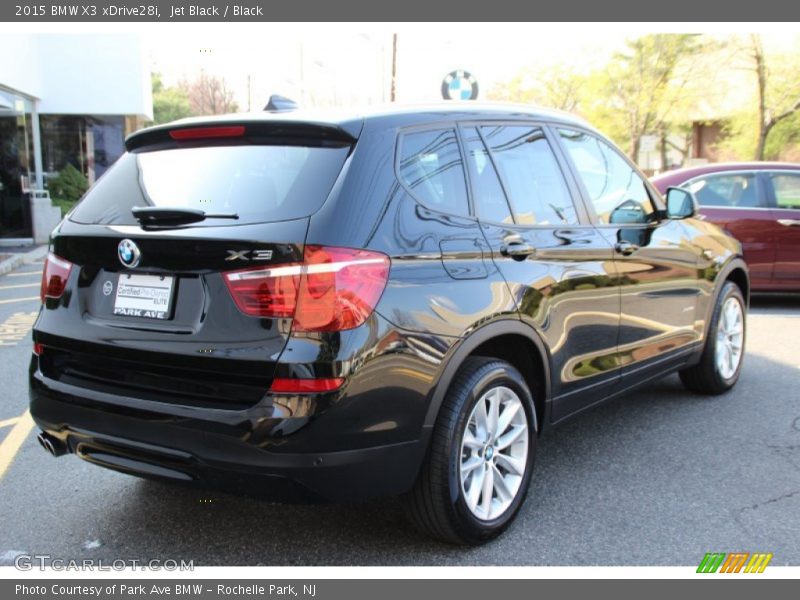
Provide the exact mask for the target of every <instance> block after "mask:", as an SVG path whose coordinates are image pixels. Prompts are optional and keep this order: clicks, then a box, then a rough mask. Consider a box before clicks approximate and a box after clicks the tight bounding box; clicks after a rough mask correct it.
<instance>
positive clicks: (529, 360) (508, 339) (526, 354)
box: [424, 319, 550, 432]
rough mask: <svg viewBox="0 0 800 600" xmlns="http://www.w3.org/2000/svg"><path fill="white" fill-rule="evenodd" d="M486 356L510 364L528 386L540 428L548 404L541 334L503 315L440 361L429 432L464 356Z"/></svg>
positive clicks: (546, 356)
mask: <svg viewBox="0 0 800 600" xmlns="http://www.w3.org/2000/svg"><path fill="white" fill-rule="evenodd" d="M472 356H487V357H490V358H498V359H501V360H505V361H507V362H509V363H510V364H512V365H513V366H514V367H515V368H517V370H519V371H520V373H521V374H522V376H523V377H524V378H525V381H526V383H527V384H528V387H529V388H530V389H531V393H532V394H533V399H534V408H535V409H536V421H537V429H538V431H539V432H541V431H542V428H543V426H544V424H545V423H546V420H547V418H548V415H549V407H550V368H549V364H550V360H549V354H548V352H547V349H546V347H545V344H544V342H543V341H542V338H541V337H540V336H539V334H538V333H537V332H536V330H535V329H533V328H532V327H530V326H529V325H526V324H525V323H523V322H522V321H519V320H512V319H503V320H499V321H493V322H491V323H489V324H487V325H484V326H482V327H481V328H479V329H477V330H475V331H474V332H473V333H471V334H470V335H469V336H468V337H466V338H464V339H463V340H461V341H460V342H459V343H458V346H457V348H456V349H455V351H454V352H453V354H452V355H451V356H450V358H449V359H447V361H446V363H445V364H444V366H443V368H442V370H441V374H440V376H439V381H438V383H437V385H436V388H435V389H434V391H433V392H432V394H431V401H430V404H429V406H428V412H427V414H426V416H425V422H424V427H425V429H427V430H428V432H430V431H431V430H432V429H433V426H434V425H435V423H436V418H437V417H438V415H439V409H440V408H441V406H442V403H443V402H444V397H445V395H446V394H447V390H448V389H449V387H450V384H451V383H452V381H453V378H454V377H455V375H456V373H457V372H458V370H459V368H460V367H461V365H462V364H464V361H465V360H467V358H469V357H472Z"/></svg>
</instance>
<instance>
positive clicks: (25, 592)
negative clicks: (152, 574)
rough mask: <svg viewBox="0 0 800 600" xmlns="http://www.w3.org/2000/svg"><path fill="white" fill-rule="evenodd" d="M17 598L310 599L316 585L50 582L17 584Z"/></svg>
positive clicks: (314, 594)
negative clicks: (207, 596)
mask: <svg viewBox="0 0 800 600" xmlns="http://www.w3.org/2000/svg"><path fill="white" fill-rule="evenodd" d="M14 591H15V595H17V596H37V597H40V596H46V595H47V594H48V593H50V594H51V595H53V596H96V597H100V596H116V595H120V596H192V595H195V596H198V595H201V594H203V593H204V592H205V593H213V592H216V593H217V594H218V595H219V596H280V597H285V596H289V597H300V596H302V597H304V598H313V597H315V596H316V595H317V586H316V584H310V585H303V586H302V587H300V586H298V585H276V584H269V585H267V584H250V585H243V584H233V585H226V584H221V583H220V584H215V585H213V586H211V585H203V584H196V583H193V584H188V583H167V584H153V585H150V584H143V583H138V584H125V583H119V584H117V583H112V584H108V585H66V584H58V583H54V584H52V585H25V584H22V583H19V584H17V585H16V586H15V588H14Z"/></svg>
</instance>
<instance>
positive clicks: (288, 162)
mask: <svg viewBox="0 0 800 600" xmlns="http://www.w3.org/2000/svg"><path fill="white" fill-rule="evenodd" d="M347 153H348V148H347V147H339V148H320V147H307V146H210V147H202V148H181V149H169V150H156V151H150V152H139V153H135V154H125V155H123V156H122V157H121V158H120V159H119V161H117V163H116V164H115V165H114V166H113V167H111V168H110V169H109V170H108V172H107V173H106V174H105V175H104V176H103V177H101V178H100V179H99V180H98V182H97V184H96V185H95V186H94V187H92V188H91V189H90V190H89V192H88V194H87V195H86V196H85V198H84V199H83V200H82V201H81V202H80V204H78V206H77V207H76V209H75V211H74V212H73V213H72V216H71V219H72V220H73V221H77V222H79V223H99V224H111V225H115V224H122V225H132V224H137V221H136V219H134V218H133V215H132V214H131V208H133V207H134V206H164V207H181V208H194V209H201V210H204V211H206V212H214V213H236V214H238V215H239V219H238V220H236V221H230V220H228V221H222V220H214V219H209V220H207V221H203V222H202V223H200V224H198V225H199V226H202V225H206V226H208V225H226V224H227V225H230V224H241V223H259V222H264V221H284V220H287V219H296V218H299V217H306V216H308V215H310V214H312V213H313V212H315V211H316V210H318V209H319V207H320V206H322V203H323V202H324V201H325V199H326V198H327V196H328V193H329V192H330V190H331V187H332V186H333V183H334V181H335V179H336V176H337V175H338V174H339V172H340V171H341V169H342V166H343V164H344V161H345V158H346V157H347Z"/></svg>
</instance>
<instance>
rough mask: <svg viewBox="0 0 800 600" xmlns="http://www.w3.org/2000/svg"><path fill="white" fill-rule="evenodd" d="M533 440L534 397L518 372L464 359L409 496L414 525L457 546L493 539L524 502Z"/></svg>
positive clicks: (493, 362) (477, 359) (504, 365)
mask: <svg viewBox="0 0 800 600" xmlns="http://www.w3.org/2000/svg"><path fill="white" fill-rule="evenodd" d="M506 411H508V412H506ZM536 439H537V423H536V412H535V409H534V403H533V397H532V396H531V392H530V390H529V389H528V386H527V384H526V383H525V379H524V378H523V377H522V375H521V374H520V373H519V371H517V370H516V369H515V368H514V367H513V366H511V365H510V364H509V363H507V362H505V361H501V360H495V359H491V358H481V357H474V358H469V359H467V360H466V361H465V362H464V364H463V365H462V367H461V369H460V370H459V372H458V373H457V374H456V376H455V378H454V379H453V382H452V383H451V384H450V388H449V389H448V391H447V396H446V397H445V400H444V402H443V404H442V407H441V409H440V411H439V416H438V418H437V421H436V425H435V427H434V430H433V433H432V436H431V442H430V448H429V449H428V454H427V456H426V459H425V463H424V464H423V467H422V471H421V472H420V475H419V478H418V480H417V482H416V484H415V486H414V488H413V490H412V491H411V492H409V494H408V495H407V496H406V497H405V508H406V514H407V515H408V517H409V519H410V520H411V522H412V523H413V524H414V525H415V526H416V528H417V529H419V530H420V531H421V532H423V533H424V534H426V535H428V536H431V537H433V538H436V539H439V540H442V541H445V542H449V543H453V544H468V545H478V544H483V543H485V542H488V541H489V540H492V539H494V538H495V537H497V536H498V535H500V534H501V533H502V532H503V531H504V530H505V529H506V528H507V527H508V526H509V524H510V523H511V522H512V521H513V520H514V518H515V517H516V515H517V513H518V512H519V509H520V507H521V506H522V503H523V501H524V500H525V496H526V494H527V491H528V487H529V485H530V479H531V473H532V471H533V463H534V458H535V456H536Z"/></svg>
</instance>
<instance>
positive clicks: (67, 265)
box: [40, 252, 72, 302]
mask: <svg viewBox="0 0 800 600" xmlns="http://www.w3.org/2000/svg"><path fill="white" fill-rule="evenodd" d="M71 272H72V263H71V262H69V261H66V260H64V259H63V258H61V257H60V256H56V255H55V254H53V253H52V252H51V253H50V254H48V255H47V260H45V262H44V269H43V271H42V290H41V293H40V297H41V299H42V302H44V301H45V299H46V298H61V296H62V294H63V293H64V289H65V288H66V287H67V280H68V279H69V274H70V273H71Z"/></svg>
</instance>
